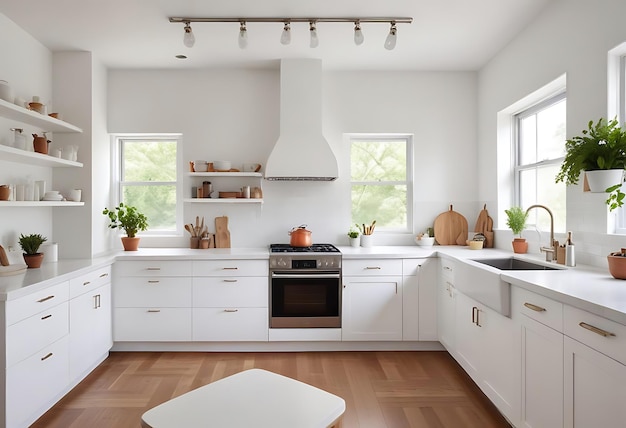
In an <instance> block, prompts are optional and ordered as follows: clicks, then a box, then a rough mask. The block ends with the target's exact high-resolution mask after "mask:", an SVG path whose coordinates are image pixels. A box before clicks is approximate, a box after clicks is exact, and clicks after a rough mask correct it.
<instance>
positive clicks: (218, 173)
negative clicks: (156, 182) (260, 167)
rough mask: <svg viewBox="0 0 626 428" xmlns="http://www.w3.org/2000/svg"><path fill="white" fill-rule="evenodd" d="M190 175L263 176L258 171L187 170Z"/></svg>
mask: <svg viewBox="0 0 626 428" xmlns="http://www.w3.org/2000/svg"><path fill="white" fill-rule="evenodd" d="M186 174H187V175H188V176H190V177H254V178H263V174H261V173H260V172H188V173H186Z"/></svg>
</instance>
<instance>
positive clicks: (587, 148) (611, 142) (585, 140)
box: [556, 118, 626, 211]
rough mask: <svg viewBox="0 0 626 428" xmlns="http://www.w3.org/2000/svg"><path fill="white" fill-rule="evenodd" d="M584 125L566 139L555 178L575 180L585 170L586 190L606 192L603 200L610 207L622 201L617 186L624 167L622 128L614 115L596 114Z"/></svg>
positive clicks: (625, 134)
mask: <svg viewBox="0 0 626 428" xmlns="http://www.w3.org/2000/svg"><path fill="white" fill-rule="evenodd" d="M587 126H588V129H585V130H583V131H582V135H580V136H576V137H573V138H572V139H570V140H567V141H566V143H565V151H566V154H565V158H564V159H563V163H562V164H561V169H560V170H559V173H558V174H557V175H556V182H557V183H558V182H561V181H565V183H566V184H577V183H578V180H579V178H580V173H581V172H585V176H586V179H587V183H588V184H589V190H590V191H592V192H607V193H609V197H608V198H607V200H606V204H607V205H608V206H609V209H610V210H611V211H612V210H614V209H615V208H617V207H621V206H622V205H623V204H624V196H625V195H624V193H622V191H621V187H622V183H623V181H624V168H625V167H626V129H622V128H621V127H620V125H619V122H618V120H617V119H613V120H610V121H606V120H605V119H603V118H600V119H599V120H598V122H597V123H596V124H595V125H594V123H593V121H589V123H588V125H587Z"/></svg>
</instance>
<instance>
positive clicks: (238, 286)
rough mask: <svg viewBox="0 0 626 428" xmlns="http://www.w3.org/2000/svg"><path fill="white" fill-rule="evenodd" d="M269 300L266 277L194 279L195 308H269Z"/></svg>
mask: <svg viewBox="0 0 626 428" xmlns="http://www.w3.org/2000/svg"><path fill="white" fill-rule="evenodd" d="M268 299H269V292H268V279H267V277H266V276H265V277H254V276H244V277H225V278H213V277H200V278H194V279H193V306H194V307H195V308H207V307H209V308H215V307H225V306H237V307H258V308H267V306H268Z"/></svg>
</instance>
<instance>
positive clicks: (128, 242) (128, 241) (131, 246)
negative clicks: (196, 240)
mask: <svg viewBox="0 0 626 428" xmlns="http://www.w3.org/2000/svg"><path fill="white" fill-rule="evenodd" d="M139 239H140V238H138V237H134V238H129V237H128V236H124V237H122V245H123V246H124V251H137V249H138V248H139ZM196 248H198V247H196Z"/></svg>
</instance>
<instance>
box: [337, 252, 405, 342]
mask: <svg viewBox="0 0 626 428" xmlns="http://www.w3.org/2000/svg"><path fill="white" fill-rule="evenodd" d="M343 267H344V272H348V273H349V275H345V276H344V277H343V297H342V300H343V302H342V328H341V336H342V340H345V341H350V340H381V341H384V340H402V275H401V274H402V260H373V259H370V260H346V261H344V265H343ZM381 273H390V274H393V273H395V274H396V275H393V276H385V275H381ZM356 274H360V275H362V276H357V275H356ZM370 274H371V275H370Z"/></svg>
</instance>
